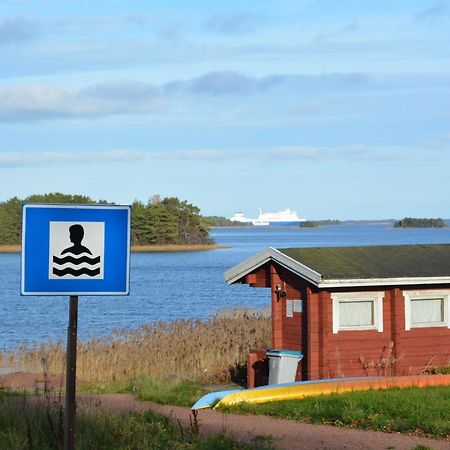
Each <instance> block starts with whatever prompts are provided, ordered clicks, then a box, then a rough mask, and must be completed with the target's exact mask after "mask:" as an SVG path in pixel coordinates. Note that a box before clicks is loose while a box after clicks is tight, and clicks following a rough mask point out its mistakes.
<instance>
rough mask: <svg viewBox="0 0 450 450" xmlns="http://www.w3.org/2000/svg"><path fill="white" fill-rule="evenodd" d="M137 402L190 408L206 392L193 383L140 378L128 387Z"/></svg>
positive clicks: (199, 385) (198, 384)
mask: <svg viewBox="0 0 450 450" xmlns="http://www.w3.org/2000/svg"><path fill="white" fill-rule="evenodd" d="M128 390H129V391H130V392H132V393H133V394H134V395H135V396H136V398H137V399H138V400H149V401H152V402H155V403H161V404H164V405H177V406H188V407H191V406H192V405H193V404H194V403H195V402H196V401H197V400H198V399H199V398H200V397H202V396H203V395H205V394H207V393H208V391H207V390H206V389H205V388H204V387H203V386H202V385H201V384H200V383H199V382H195V381H179V382H167V381H157V380H152V379H151V378H149V377H146V376H141V377H138V378H136V379H135V380H133V381H132V382H131V383H130V384H129V387H128Z"/></svg>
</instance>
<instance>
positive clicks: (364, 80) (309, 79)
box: [163, 71, 369, 96]
mask: <svg viewBox="0 0 450 450" xmlns="http://www.w3.org/2000/svg"><path fill="white" fill-rule="evenodd" d="M368 82H369V77H368V76H367V75H365V74H362V73H343V74H341V73H333V74H324V75H281V74H273V75H268V76H265V77H261V78H257V77H249V76H247V75H244V74H242V73H240V72H234V71H221V72H209V73H206V74H204V75H202V76H200V77H196V78H192V79H191V80H185V81H172V82H170V83H167V84H166V85H164V86H163V90H164V91H165V92H167V93H169V94H174V93H190V94H194V95H206V96H227V95H228V96H230V95H231V96H236V95H251V94H254V93H265V92H267V91H269V90H272V89H276V88H287V89H291V90H294V89H295V90H296V92H301V91H302V90H304V91H308V92H309V91H310V90H311V89H322V90H324V89H325V90H326V89H333V90H334V89H336V88H340V89H348V88H352V87H359V86H361V85H365V84H368Z"/></svg>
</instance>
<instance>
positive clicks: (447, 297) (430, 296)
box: [403, 289, 450, 331]
mask: <svg viewBox="0 0 450 450" xmlns="http://www.w3.org/2000/svg"><path fill="white" fill-rule="evenodd" d="M403 296H404V298H405V330H406V331H409V330H411V328H434V327H447V328H450V314H449V310H450V290H448V289H439V290H433V291H428V290H424V291H403ZM437 298H442V299H443V301H444V320H443V321H442V322H436V323H420V324H412V323H411V300H435V299H437Z"/></svg>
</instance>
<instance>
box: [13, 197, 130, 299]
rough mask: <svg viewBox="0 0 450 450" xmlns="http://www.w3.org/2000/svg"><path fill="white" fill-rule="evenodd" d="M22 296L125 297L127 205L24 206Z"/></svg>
mask: <svg viewBox="0 0 450 450" xmlns="http://www.w3.org/2000/svg"><path fill="white" fill-rule="evenodd" d="M22 221H23V226H22V283H21V293H22V295H128V293H129V267H130V223H131V208H130V206H114V205H69V204H67V205H52V204H25V205H24V206H23V215H22Z"/></svg>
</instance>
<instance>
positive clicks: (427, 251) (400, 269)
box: [278, 244, 450, 280]
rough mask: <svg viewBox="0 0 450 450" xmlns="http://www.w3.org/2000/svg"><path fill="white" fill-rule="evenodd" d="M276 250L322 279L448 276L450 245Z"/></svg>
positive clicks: (449, 269)
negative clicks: (316, 273)
mask: <svg viewBox="0 0 450 450" xmlns="http://www.w3.org/2000/svg"><path fill="white" fill-rule="evenodd" d="M278 250H279V251H280V252H282V253H284V254H285V255H287V256H289V257H290V258H292V259H294V260H295V261H298V262H299V263H301V264H303V265H305V266H307V267H309V268H310V269H313V270H314V271H316V272H318V273H319V274H321V275H322V279H325V280H326V279H329V280H337V279H361V278H363V279H367V278H408V277H445V276H450V244H429V245H381V246H366V247H317V248H287V249H278Z"/></svg>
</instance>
